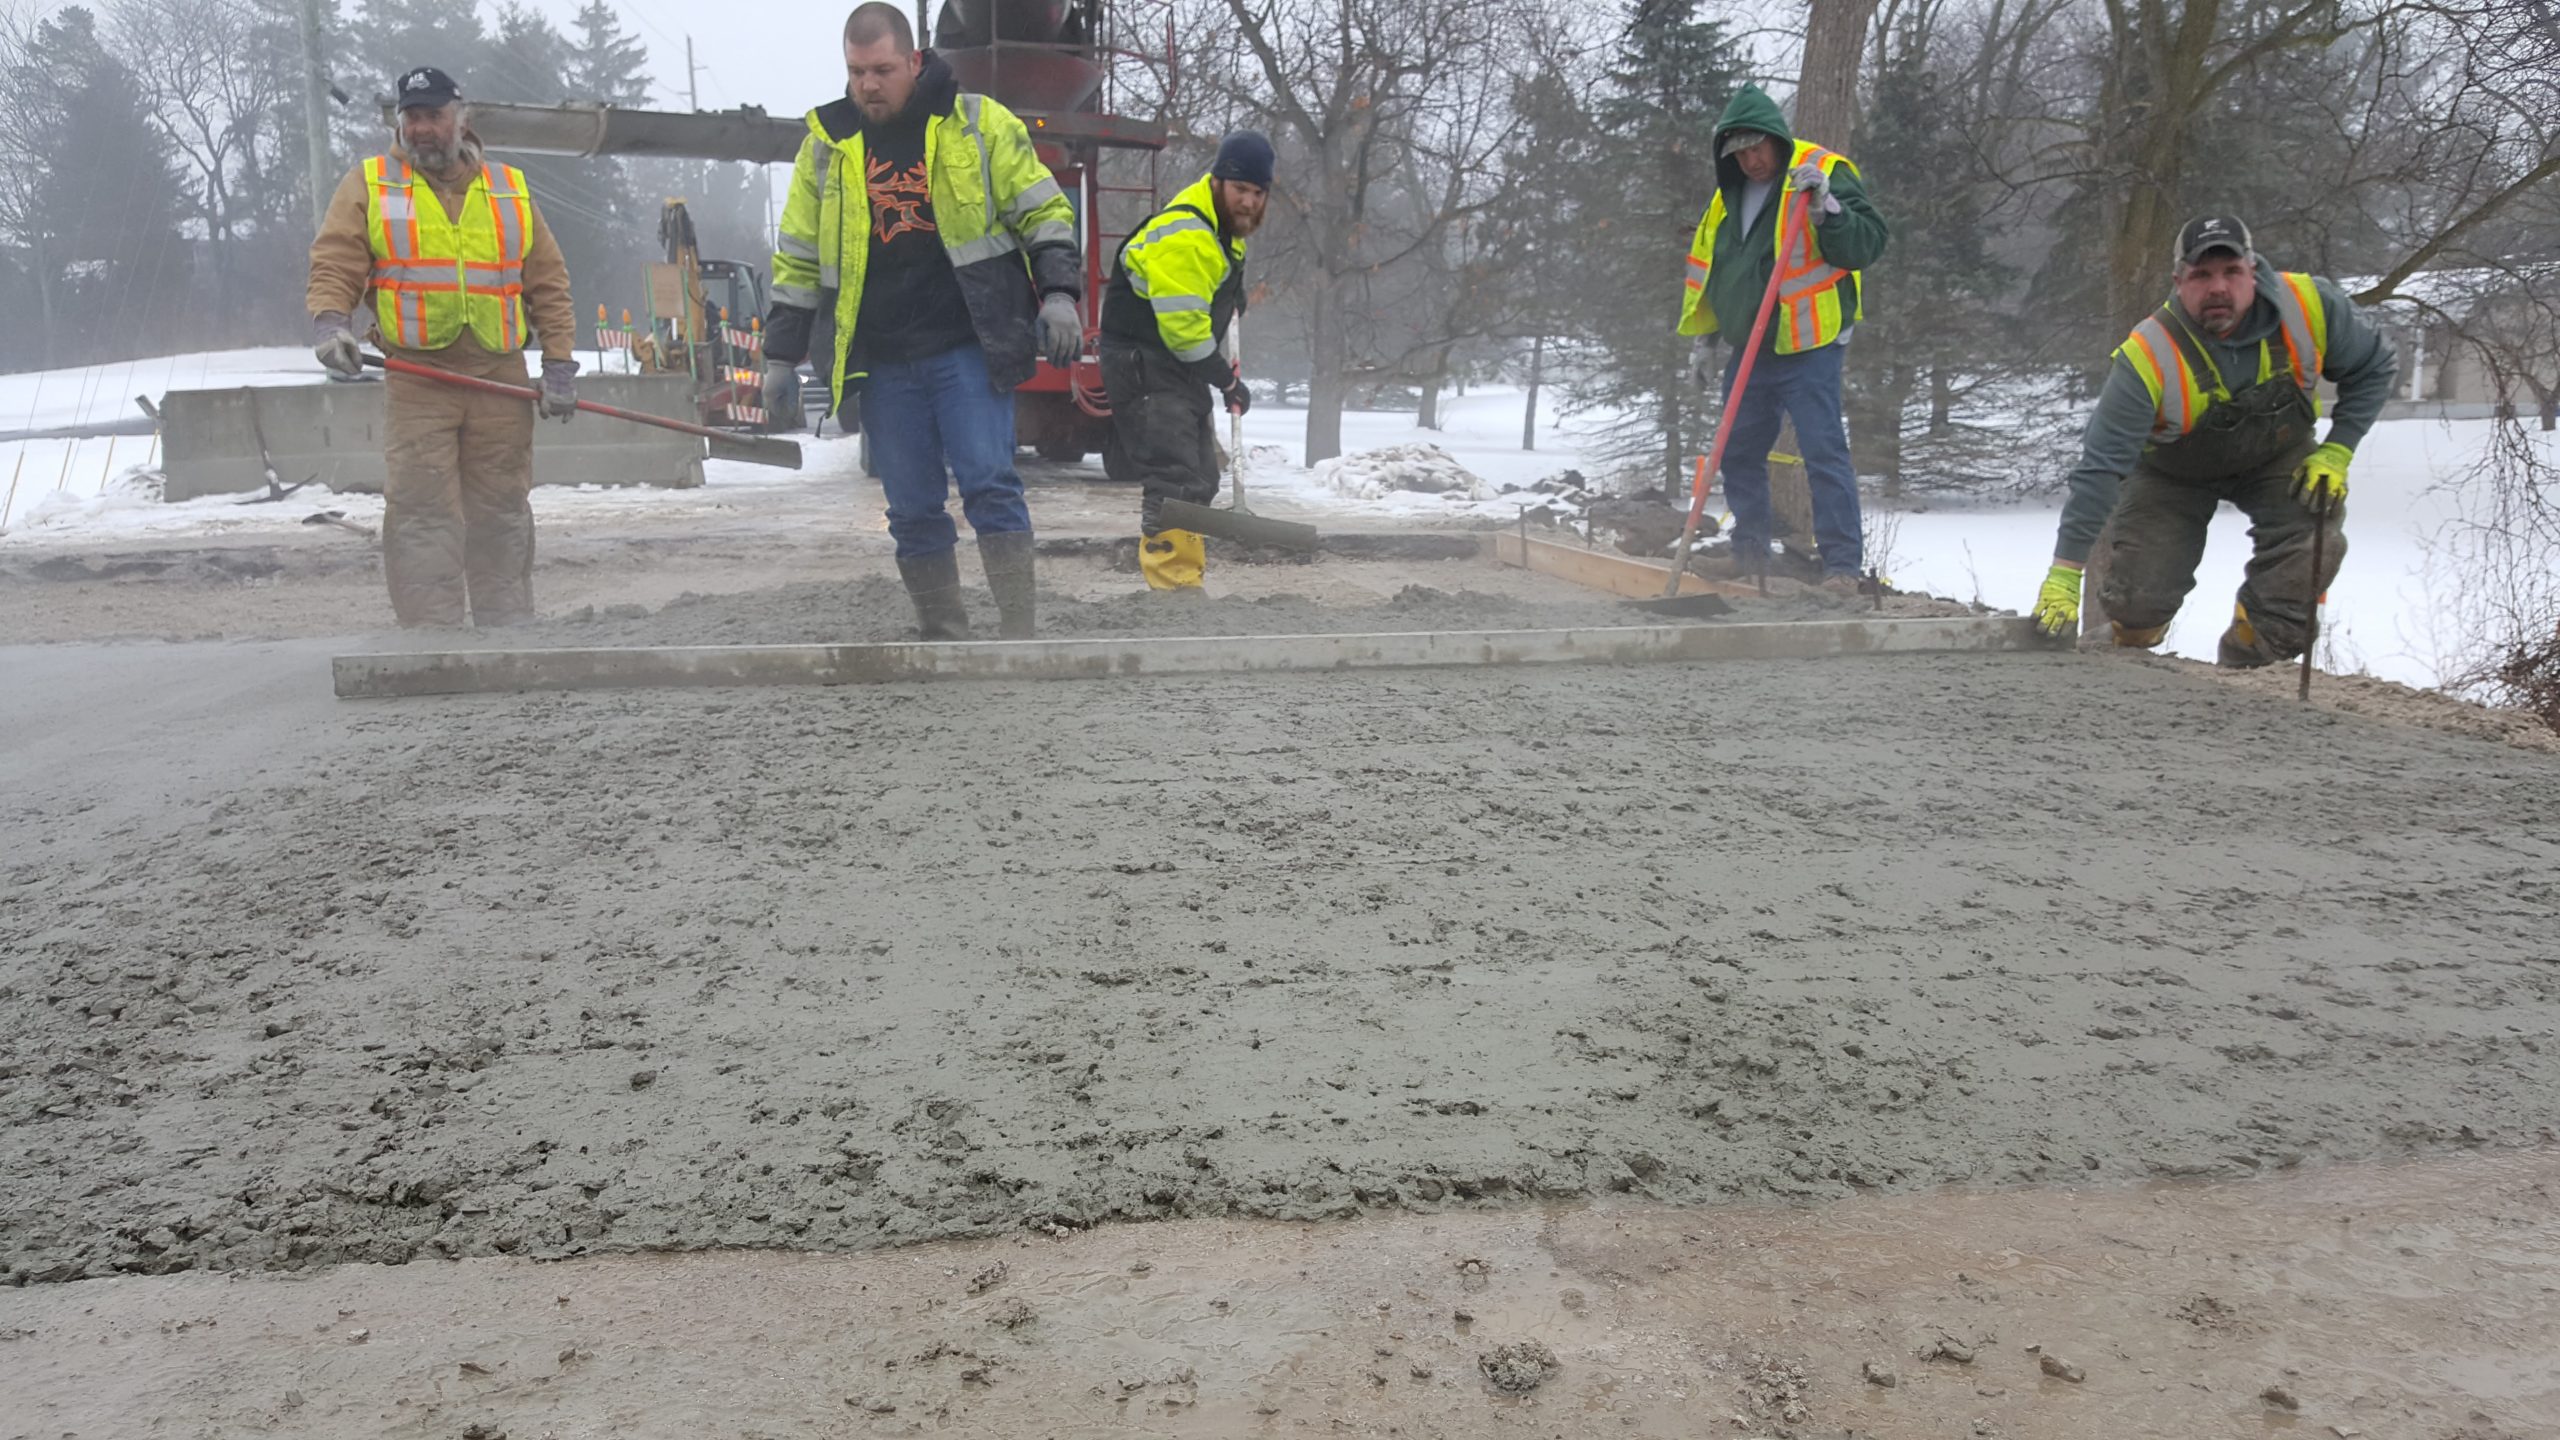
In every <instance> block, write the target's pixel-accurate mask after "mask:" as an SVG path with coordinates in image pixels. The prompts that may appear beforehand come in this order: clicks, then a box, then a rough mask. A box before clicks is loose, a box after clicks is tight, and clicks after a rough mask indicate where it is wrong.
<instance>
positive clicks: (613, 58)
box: [562, 0, 649, 106]
mask: <svg viewBox="0 0 2560 1440" xmlns="http://www.w3.org/2000/svg"><path fill="white" fill-rule="evenodd" d="M571 25H572V27H573V28H574V29H575V30H576V31H577V37H578V38H577V39H576V41H575V42H573V43H572V44H571V45H570V47H569V55H568V61H567V64H566V65H565V66H564V67H563V70H562V73H563V74H565V75H566V76H567V77H568V78H569V82H570V84H571V85H572V87H574V89H575V92H576V94H577V96H578V98H579V99H581V100H593V101H598V102H601V103H603V104H606V105H625V106H645V105H647V104H648V103H649V52H648V50H647V48H646V47H644V46H643V45H642V44H641V43H640V41H639V39H638V37H636V36H632V35H628V34H625V33H624V32H623V29H622V19H621V17H620V16H619V15H617V14H616V13H615V12H614V8H613V7H612V6H611V5H608V4H606V3H605V0H587V3H586V4H585V5H583V6H581V7H580V8H579V10H578V17H577V19H576V20H574V21H572V22H571Z"/></svg>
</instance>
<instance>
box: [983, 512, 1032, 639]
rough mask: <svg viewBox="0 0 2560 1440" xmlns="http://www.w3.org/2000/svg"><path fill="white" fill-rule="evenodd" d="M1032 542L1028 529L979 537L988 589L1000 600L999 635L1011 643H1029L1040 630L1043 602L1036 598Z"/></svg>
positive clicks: (997, 614)
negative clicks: (1025, 641)
mask: <svg viewBox="0 0 2560 1440" xmlns="http://www.w3.org/2000/svg"><path fill="white" fill-rule="evenodd" d="M1032 543H1033V542H1032V539H1031V532H1030V531H1028V530H1009V531H1005V532H1002V533H1000V534H995V535H981V536H979V537H978V559H979V561H980V562H981V563H982V564H984V565H985V566H986V568H987V589H989V590H991V591H993V592H994V593H995V597H996V633H997V634H999V635H1001V636H1003V637H1004V638H1005V639H1007V640H1028V639H1030V638H1031V637H1032V635H1033V634H1034V633H1036V632H1037V631H1038V629H1039V602H1038V601H1037V600H1036V599H1034V598H1033V595H1032V565H1031V550H1032Z"/></svg>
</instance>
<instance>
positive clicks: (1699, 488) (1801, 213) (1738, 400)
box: [1674, 194, 1813, 583]
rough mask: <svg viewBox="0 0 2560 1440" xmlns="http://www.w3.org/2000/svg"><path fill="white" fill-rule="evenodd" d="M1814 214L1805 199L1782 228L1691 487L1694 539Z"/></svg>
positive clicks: (1791, 209) (1790, 210)
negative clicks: (1794, 252)
mask: <svg viewBox="0 0 2560 1440" xmlns="http://www.w3.org/2000/svg"><path fill="white" fill-rule="evenodd" d="M1812 213H1813V197H1812V196H1811V195H1810V194H1808V195H1806V196H1805V197H1804V203H1803V204H1801V205H1794V206H1790V207H1788V209H1787V213H1786V217H1785V219H1786V223H1785V225H1784V226H1783V227H1782V228H1783V229H1784V230H1785V232H1786V233H1785V234H1783V235H1781V236H1779V237H1778V263H1777V264H1774V265H1771V266H1770V267H1769V288H1768V289H1766V290H1764V291H1762V292H1761V293H1760V315H1759V318H1757V319H1755V320H1753V321H1752V322H1751V341H1750V343H1749V344H1747V345H1745V346H1744V347H1743V350H1742V365H1741V368H1739V369H1737V370H1735V371H1734V372H1733V393H1732V394H1730V395H1727V396H1726V397H1724V412H1723V413H1722V414H1720V415H1718V416H1717V417H1716V439H1715V444H1714V445H1713V446H1712V447H1710V448H1709V449H1708V451H1707V463H1706V464H1705V465H1703V466H1701V467H1699V470H1698V478H1697V480H1696V481H1695V482H1694V483H1692V484H1691V486H1690V487H1689V533H1690V534H1691V535H1695V534H1697V532H1698V521H1699V520H1700V519H1702V518H1703V517H1704V516H1705V515H1706V513H1707V477H1708V476H1710V475H1713V474H1716V473H1717V472H1718V471H1720V470H1721V469H1722V468H1723V466H1724V442H1725V441H1726V440H1727V439H1728V438H1730V437H1731V436H1732V434H1733V412H1734V410H1735V409H1736V408H1738V407H1739V406H1740V405H1741V404H1742V392H1743V389H1744V388H1745V387H1746V386H1748V385H1750V383H1751V366H1752V363H1753V362H1754V361H1756V360H1758V359H1759V358H1760V342H1761V340H1762V339H1763V338H1765V337H1766V336H1767V335H1768V333H1769V317H1770V316H1771V315H1773V314H1776V313H1777V309H1778V280H1779V277H1780V276H1781V275H1782V274H1783V273H1784V272H1785V270H1786V257H1787V252H1788V251H1789V250H1791V249H1793V248H1795V241H1796V236H1797V234H1798V233H1800V232H1801V231H1802V230H1803V229H1804V227H1805V225H1806V224H1807V223H1808V217H1810V216H1811V215H1812ZM1680 548H1681V551H1682V559H1683V560H1685V559H1686V558H1687V551H1688V548H1689V547H1688V546H1686V545H1683V546H1681V547H1680ZM1674 583H1677V582H1676V581H1675V582H1674Z"/></svg>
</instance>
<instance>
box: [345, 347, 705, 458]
mask: <svg viewBox="0 0 2560 1440" xmlns="http://www.w3.org/2000/svg"><path fill="white" fill-rule="evenodd" d="M364 363H366V364H367V365H373V366H378V367H380V368H381V369H384V370H390V371H395V372H397V373H399V374H402V375H415V376H417V377H418V378H419V379H421V380H433V381H435V382H436V383H438V384H440V385H458V386H460V387H462V388H463V389H465V390H479V391H483V392H486V393H488V394H491V395H513V396H515V397H517V398H518V399H522V400H539V399H541V398H542V392H541V391H539V390H537V389H535V388H533V387H532V386H530V385H510V384H508V383H507V382H505V381H504V380H483V379H481V378H480V377H479V376H477V375H457V374H455V373H454V372H453V371H451V370H439V369H437V368H436V367H434V366H433V365H421V364H419V363H418V362H417V361H415V360H403V359H401V358H399V357H398V356H396V355H367V356H366V357H364ZM578 408H579V409H581V410H584V411H587V412H588V413H590V414H595V415H608V416H611V417H612V418H614V419H616V420H628V421H630V422H631V423H632V424H634V425H655V426H657V427H658V428H659V429H661V430H673V431H676V432H678V433H679V434H684V435H699V436H701V437H702V438H703V439H705V440H736V439H737V438H738V436H736V435H734V434H732V433H730V432H729V431H726V430H714V429H712V428H711V427H710V426H708V425H692V424H688V423H686V422H685V421H682V420H670V419H668V418H667V417H666V416H664V415H644V414H642V413H640V412H639V411H637V410H625V409H623V408H622V407H621V406H619V405H605V404H600V403H598V402H596V401H593V400H581V401H579V402H578Z"/></svg>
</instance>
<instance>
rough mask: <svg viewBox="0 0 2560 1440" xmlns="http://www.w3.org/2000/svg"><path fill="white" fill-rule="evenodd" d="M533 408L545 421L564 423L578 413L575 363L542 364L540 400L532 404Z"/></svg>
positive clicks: (576, 364) (566, 361)
mask: <svg viewBox="0 0 2560 1440" xmlns="http://www.w3.org/2000/svg"><path fill="white" fill-rule="evenodd" d="M533 408H534V411H535V413H537V414H539V415H540V416H541V417H542V418H543V419H545V420H562V421H565V420H567V419H568V418H569V417H570V416H572V415H575V414H577V413H578V362H577V361H575V360H545V361H543V362H542V398H541V399H540V400H537V401H535V402H534V404H533Z"/></svg>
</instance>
